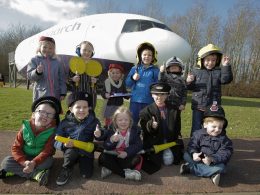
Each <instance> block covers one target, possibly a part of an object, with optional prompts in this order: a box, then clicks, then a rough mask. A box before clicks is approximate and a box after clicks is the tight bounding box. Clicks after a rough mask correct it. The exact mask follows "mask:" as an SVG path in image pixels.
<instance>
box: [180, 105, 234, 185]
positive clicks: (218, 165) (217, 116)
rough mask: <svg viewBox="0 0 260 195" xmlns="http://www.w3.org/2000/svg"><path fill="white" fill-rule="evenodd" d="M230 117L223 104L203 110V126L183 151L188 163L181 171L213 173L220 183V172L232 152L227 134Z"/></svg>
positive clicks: (184, 172) (212, 175)
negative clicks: (228, 118)
mask: <svg viewBox="0 0 260 195" xmlns="http://www.w3.org/2000/svg"><path fill="white" fill-rule="evenodd" d="M227 124H228V121H227V119H226V118H225V112H224V110H223V108H222V107H221V106H215V105H212V106H211V107H208V108H207V109H206V111H205V112H204V121H203V128H202V129H200V130H198V131H195V132H194V133H193V135H192V137H191V139H190V141H189V144H188V148H187V152H185V153H184V160H185V161H186V162H187V163H186V164H182V165H181V168H180V174H186V173H192V174H194V175H196V176H199V177H210V178H211V180H212V182H213V183H214V184H215V185H217V186H218V185H219V181H220V174H221V173H225V171H226V170H225V169H226V165H227V163H228V161H229V160H230V158H231V155H232V153H233V146H232V141H231V140H230V139H229V138H228V137H227V135H226V130H225V129H226V127H227Z"/></svg>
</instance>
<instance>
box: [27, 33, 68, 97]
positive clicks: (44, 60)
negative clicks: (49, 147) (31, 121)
mask: <svg viewBox="0 0 260 195" xmlns="http://www.w3.org/2000/svg"><path fill="white" fill-rule="evenodd" d="M27 76H28V79H29V80H31V81H33V82H34V84H33V101H35V100H37V99H39V98H40V97H43V96H53V97H56V98H57V99H59V100H63V99H64V97H65V96H66V93H67V88H66V81H65V79H64V78H65V77H64V72H63V68H62V65H61V63H60V61H59V60H58V59H57V56H56V54H55V41H54V39H53V38H51V37H44V36H42V37H40V39H39V47H38V49H37V56H36V57H34V58H32V59H31V61H30V63H29V64H28V67H27Z"/></svg>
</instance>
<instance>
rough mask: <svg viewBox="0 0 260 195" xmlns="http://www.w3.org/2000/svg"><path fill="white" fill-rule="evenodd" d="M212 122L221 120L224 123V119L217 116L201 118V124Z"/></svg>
mask: <svg viewBox="0 0 260 195" xmlns="http://www.w3.org/2000/svg"><path fill="white" fill-rule="evenodd" d="M212 122H219V123H220V122H222V123H223V124H224V123H225V120H224V119H222V118H218V117H212V116H210V117H206V118H204V119H203V124H207V123H212Z"/></svg>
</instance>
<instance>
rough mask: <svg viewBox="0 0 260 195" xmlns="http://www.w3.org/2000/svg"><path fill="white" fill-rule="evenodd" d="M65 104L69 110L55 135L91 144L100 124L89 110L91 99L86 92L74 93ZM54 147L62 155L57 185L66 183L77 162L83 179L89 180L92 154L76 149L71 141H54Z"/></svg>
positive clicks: (91, 170)
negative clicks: (62, 159) (62, 160)
mask: <svg viewBox="0 0 260 195" xmlns="http://www.w3.org/2000/svg"><path fill="white" fill-rule="evenodd" d="M67 104H68V107H69V110H68V112H67V114H66V116H65V119H64V120H62V121H61V123H60V125H59V127H58V130H57V135H59V136H62V137H66V138H70V139H74V140H79V141H83V142H93V140H94V131H95V129H96V126H97V125H100V122H99V120H98V119H97V118H96V116H95V113H94V111H92V110H90V109H89V108H90V107H91V106H92V97H91V96H90V95H89V94H88V93H86V92H75V93H72V94H70V95H69V97H68V99H67ZM54 146H55V148H56V149H58V150H61V151H63V153H64V162H63V165H62V170H61V172H60V174H59V176H58V178H57V180H56V183H57V185H64V184H66V183H67V182H68V180H69V179H70V176H71V173H72V169H73V167H74V165H75V164H76V163H77V162H78V163H79V169H80V174H81V176H82V177H83V178H90V177H91V176H92V175H93V169H94V168H93V167H94V166H93V163H94V152H86V151H84V150H82V149H79V148H76V147H74V145H73V142H72V141H69V142H67V143H62V142H59V141H56V142H55V143H54Z"/></svg>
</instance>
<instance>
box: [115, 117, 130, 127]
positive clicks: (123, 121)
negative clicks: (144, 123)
mask: <svg viewBox="0 0 260 195" xmlns="http://www.w3.org/2000/svg"><path fill="white" fill-rule="evenodd" d="M115 122H116V125H117V127H118V130H119V131H121V130H126V129H128V128H129V126H130V122H131V121H130V118H129V115H128V114H127V113H120V114H118V115H117V117H116V120H115Z"/></svg>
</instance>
